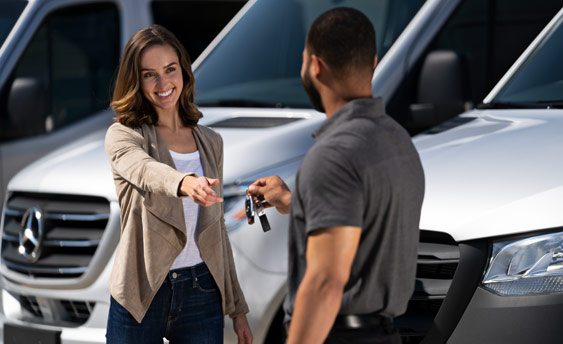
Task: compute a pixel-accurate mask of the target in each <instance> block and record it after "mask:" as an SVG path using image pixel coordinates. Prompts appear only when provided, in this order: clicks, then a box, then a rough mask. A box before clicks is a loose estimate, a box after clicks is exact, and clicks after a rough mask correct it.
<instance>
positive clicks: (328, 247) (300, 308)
mask: <svg viewBox="0 0 563 344" xmlns="http://www.w3.org/2000/svg"><path fill="white" fill-rule="evenodd" d="M361 234H362V230H361V228H360V227H351V226H346V227H329V228H325V229H319V230H316V231H314V232H312V233H311V234H309V237H308V240H307V257H306V259H307V269H306V270H305V275H304V276H303V280H302V281H301V284H300V285H299V289H298V290H297V295H296V299H295V307H294V310H293V316H292V319H291V325H290V327H289V336H288V340H287V344H292V343H323V342H324V340H325V339H326V337H327V335H328V333H329V332H330V329H331V328H332V325H333V324H334V320H335V319H336V316H337V314H338V311H339V310H340V306H341V303H342V293H343V291H344V286H345V285H346V283H347V282H348V279H349V278H350V270H351V268H352V262H353V261H354V257H355V256H356V251H357V250H358V245H359V243H360V236H361Z"/></svg>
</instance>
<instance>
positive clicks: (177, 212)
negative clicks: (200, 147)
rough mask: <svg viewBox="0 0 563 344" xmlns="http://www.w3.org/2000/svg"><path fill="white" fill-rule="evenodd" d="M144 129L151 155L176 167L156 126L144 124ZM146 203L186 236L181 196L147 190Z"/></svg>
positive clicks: (153, 212)
mask: <svg viewBox="0 0 563 344" xmlns="http://www.w3.org/2000/svg"><path fill="white" fill-rule="evenodd" d="M142 130H143V137H144V142H145V145H146V147H145V149H148V153H149V155H150V156H152V157H153V158H154V159H155V160H157V161H159V162H161V163H164V164H166V165H168V166H170V167H172V168H174V169H175V168H176V166H175V164H174V160H173V159H172V156H171V155H170V152H169V151H168V146H167V145H166V142H164V139H163V138H162V137H161V136H160V134H159V133H158V130H157V129H156V127H155V126H152V125H143V126H142ZM144 204H145V207H146V208H147V210H149V211H150V212H151V213H152V214H154V215H155V216H156V217H158V218H159V219H161V220H162V221H164V222H166V223H168V224H170V225H172V226H173V227H175V228H177V229H178V230H180V231H181V232H182V233H183V234H184V237H185V236H186V223H185V220H184V212H183V206H182V200H181V199H180V198H174V197H168V196H164V195H159V194H155V193H152V192H146V193H145V200H144Z"/></svg>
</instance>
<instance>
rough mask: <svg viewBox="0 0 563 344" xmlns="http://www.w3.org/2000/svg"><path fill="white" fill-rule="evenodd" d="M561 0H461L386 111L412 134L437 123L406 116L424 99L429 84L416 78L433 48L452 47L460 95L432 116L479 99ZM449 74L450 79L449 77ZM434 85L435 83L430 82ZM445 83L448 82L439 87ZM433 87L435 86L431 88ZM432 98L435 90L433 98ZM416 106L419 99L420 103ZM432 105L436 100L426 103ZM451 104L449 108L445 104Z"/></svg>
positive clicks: (460, 108) (452, 113) (460, 109)
mask: <svg viewBox="0 0 563 344" xmlns="http://www.w3.org/2000/svg"><path fill="white" fill-rule="evenodd" d="M561 5H562V2H561V0H543V1H529V0H465V1H463V2H462V3H461V4H460V5H459V7H458V8H457V9H456V11H455V12H454V14H453V15H452V17H451V18H450V19H449V20H448V21H447V22H446V24H445V25H444V27H443V28H442V29H441V31H440V32H439V34H438V35H437V36H436V38H435V39H434V40H433V42H432V43H431V44H430V46H429V48H428V49H427V51H426V53H425V54H423V55H422V56H421V57H420V59H419V61H418V63H417V65H416V66H415V67H414V68H413V69H412V70H411V71H410V72H409V75H408V76H407V78H406V79H405V80H404V81H403V83H402V84H401V86H400V87H399V89H398V90H397V91H396V92H395V95H394V97H393V98H392V99H390V100H389V103H388V106H387V111H388V113H389V114H390V115H391V116H393V117H394V118H395V119H397V120H398V121H399V122H400V123H401V124H402V125H403V126H405V127H406V128H407V129H408V130H409V131H410V132H411V134H416V133H418V132H420V131H421V130H424V129H426V128H427V127H428V126H432V125H435V124H438V123H432V121H429V123H425V124H426V125H425V126H419V125H417V123H416V120H414V119H413V118H412V112H411V111H412V108H413V106H412V105H417V104H420V103H424V102H426V101H427V100H421V99H420V98H421V93H424V90H421V89H420V88H421V87H426V88H428V87H430V86H431V85H428V83H427V82H425V80H421V70H422V69H423V66H424V63H425V62H427V61H425V60H426V58H427V57H428V56H429V55H430V54H431V53H432V52H436V51H448V52H453V53H454V54H455V55H456V56H457V57H458V58H459V65H458V66H456V67H459V70H460V71H459V72H460V75H459V78H456V79H459V80H461V83H462V84H460V85H453V86H454V87H459V88H461V90H460V92H461V93H462V98H463V99H460V101H459V102H457V103H458V106H457V107H456V110H455V111H453V110H452V111H450V113H447V114H437V115H436V118H437V119H438V121H440V120H445V119H448V118H451V117H453V116H456V115H458V114H460V113H461V112H463V111H464V103H465V106H472V104H473V105H474V104H479V103H480V102H481V101H482V100H483V98H484V97H485V96H486V95H487V93H488V92H489V91H490V90H491V89H492V88H493V86H494V85H495V84H496V83H497V82H498V81H499V80H500V78H501V77H502V75H504V73H505V72H506V71H507V70H508V68H509V67H510V66H511V65H512V64H513V63H514V61H516V59H517V58H518V57H519V56H520V54H522V52H523V51H524V49H525V48H526V47H527V46H528V45H529V44H530V43H531V42H532V40H533V39H534V38H535V37H536V36H537V35H538V34H539V32H540V31H541V30H542V29H543V28H544V27H545V25H547V23H548V22H549V20H551V19H552V18H553V16H555V14H556V13H557V12H558V11H559V9H560V8H561ZM452 79H453V78H452ZM434 86H439V85H434ZM445 87H446V88H451V87H450V86H445ZM433 88H434V90H435V91H436V92H439V91H440V89H439V88H438V87H433ZM434 98H435V99H438V98H439V96H438V95H437V96H436V97H434ZM421 105H422V104H421ZM432 106H433V107H434V110H436V109H439V108H440V104H432ZM450 108H451V107H450Z"/></svg>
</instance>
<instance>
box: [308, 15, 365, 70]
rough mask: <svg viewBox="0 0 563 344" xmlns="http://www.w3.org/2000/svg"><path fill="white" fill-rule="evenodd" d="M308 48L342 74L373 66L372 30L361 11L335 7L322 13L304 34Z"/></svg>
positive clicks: (310, 52) (309, 51)
mask: <svg viewBox="0 0 563 344" xmlns="http://www.w3.org/2000/svg"><path fill="white" fill-rule="evenodd" d="M306 46H307V52H308V53H309V54H315V55H317V56H318V57H320V58H322V59H323V60H324V61H325V62H326V63H327V64H328V66H329V67H330V68H331V69H332V70H333V71H334V72H335V73H336V76H337V77H342V76H344V75H345V73H347V72H348V71H350V70H357V69H360V70H361V69H364V68H373V62H374V59H375V54H376V47H375V30H374V28H373V25H372V24H371V22H370V20H369V19H368V17H366V15H365V14H363V13H362V12H360V11H358V10H356V9H353V8H349V7H338V8H334V9H331V10H329V11H327V12H325V13H323V14H321V15H320V16H319V17H318V18H317V19H316V20H315V21H314V22H313V24H312V25H311V28H310V29H309V33H308V34H307V41H306Z"/></svg>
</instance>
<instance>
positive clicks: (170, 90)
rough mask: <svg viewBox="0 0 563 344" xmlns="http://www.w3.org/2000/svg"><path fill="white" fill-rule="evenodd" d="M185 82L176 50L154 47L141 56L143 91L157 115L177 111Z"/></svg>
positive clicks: (167, 47)
mask: <svg viewBox="0 0 563 344" xmlns="http://www.w3.org/2000/svg"><path fill="white" fill-rule="evenodd" d="M183 87H184V81H183V78H182V68H181V66H180V62H179V60H178V54H176V50H174V48H172V47H171V46H170V45H167V44H166V45H153V46H150V47H148V48H146V49H145V50H144V51H143V54H142V55H141V89H142V91H143V94H144V95H145V97H146V98H147V99H148V100H149V101H150V102H151V103H152V104H153V106H154V108H155V110H156V112H157V113H162V112H163V111H171V110H176V109H177V103H178V99H179V98H180V94H182V88H183Z"/></svg>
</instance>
